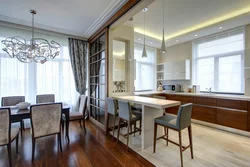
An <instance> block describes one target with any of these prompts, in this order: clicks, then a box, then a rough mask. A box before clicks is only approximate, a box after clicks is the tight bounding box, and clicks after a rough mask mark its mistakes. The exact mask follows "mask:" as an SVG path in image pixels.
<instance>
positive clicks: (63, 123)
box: [62, 120, 65, 132]
mask: <svg viewBox="0 0 250 167" xmlns="http://www.w3.org/2000/svg"><path fill="white" fill-rule="evenodd" d="M64 123H65V121H64V120H62V131H63V132H64Z"/></svg>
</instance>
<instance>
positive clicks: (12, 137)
mask: <svg viewBox="0 0 250 167" xmlns="http://www.w3.org/2000/svg"><path fill="white" fill-rule="evenodd" d="M18 132H19V129H18V128H11V141H12V140H14V139H15V138H16V136H17V135H18Z"/></svg>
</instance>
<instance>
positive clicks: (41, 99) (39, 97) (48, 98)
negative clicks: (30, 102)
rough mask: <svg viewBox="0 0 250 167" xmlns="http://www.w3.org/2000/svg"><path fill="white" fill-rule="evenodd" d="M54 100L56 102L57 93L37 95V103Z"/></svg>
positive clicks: (52, 101)
mask: <svg viewBox="0 0 250 167" xmlns="http://www.w3.org/2000/svg"><path fill="white" fill-rule="evenodd" d="M54 102H55V95H54V94H44V95H36V104H39V103H54Z"/></svg>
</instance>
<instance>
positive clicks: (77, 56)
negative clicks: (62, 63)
mask: <svg viewBox="0 0 250 167" xmlns="http://www.w3.org/2000/svg"><path fill="white" fill-rule="evenodd" d="M87 47H88V42H87V41H83V40H79V39H72V38H69V55H70V61H71V66H72V71H73V76H74V80H75V86H76V91H77V92H78V93H79V94H80V95H84V94H85V92H86V90H87V85H86V81H87V56H88V55H87Z"/></svg>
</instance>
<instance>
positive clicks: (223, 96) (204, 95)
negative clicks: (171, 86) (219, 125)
mask: <svg viewBox="0 0 250 167" xmlns="http://www.w3.org/2000/svg"><path fill="white" fill-rule="evenodd" d="M134 94H135V95H152V94H174V95H182V96H199V97H209V98H221V99H232V100H249V101H250V96H245V95H230V94H215V93H211V94H209V93H185V92H169V91H147V92H135V93H134Z"/></svg>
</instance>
